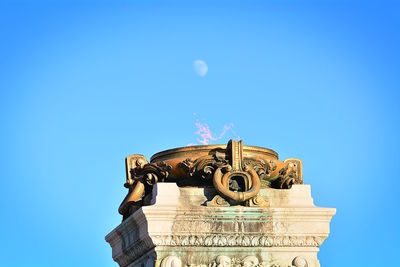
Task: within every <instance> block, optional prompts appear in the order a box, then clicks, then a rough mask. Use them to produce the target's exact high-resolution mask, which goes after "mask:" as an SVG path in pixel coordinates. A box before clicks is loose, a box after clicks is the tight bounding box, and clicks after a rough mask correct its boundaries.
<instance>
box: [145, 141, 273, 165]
mask: <svg viewBox="0 0 400 267" xmlns="http://www.w3.org/2000/svg"><path fill="white" fill-rule="evenodd" d="M227 148H228V145H227V144H215V145H196V146H185V147H176V148H171V149H166V150H163V151H160V152H157V153H155V154H154V155H153V156H151V158H150V162H153V161H156V160H157V161H159V160H164V158H169V156H173V157H175V156H177V155H178V154H185V153H187V152H208V151H213V150H217V149H223V150H226V149H227ZM243 151H244V152H258V153H261V154H265V155H266V156H269V157H273V158H274V159H279V154H278V152H276V151H274V150H273V149H270V148H265V147H260V146H249V145H246V146H243Z"/></svg>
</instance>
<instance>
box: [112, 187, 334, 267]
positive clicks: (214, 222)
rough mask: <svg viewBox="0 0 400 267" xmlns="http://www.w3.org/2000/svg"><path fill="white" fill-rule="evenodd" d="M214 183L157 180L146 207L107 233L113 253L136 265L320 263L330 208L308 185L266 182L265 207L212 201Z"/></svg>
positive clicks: (314, 266) (299, 266)
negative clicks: (186, 184) (217, 204)
mask: <svg viewBox="0 0 400 267" xmlns="http://www.w3.org/2000/svg"><path fill="white" fill-rule="evenodd" d="M215 194H216V191H215V189H214V188H197V187H186V188H185V187H181V188H180V187H178V186H177V185H176V184H174V183H158V184H157V185H156V186H155V187H154V189H153V194H152V196H150V199H149V200H148V201H149V202H151V203H152V205H149V206H143V207H141V208H140V209H138V210H137V211H136V212H135V213H134V214H132V215H131V216H130V217H129V218H127V219H126V220H124V221H123V222H122V223H121V224H120V225H119V226H118V227H117V228H115V229H114V230H113V231H112V232H111V233H109V234H108V235H107V236H106V241H107V242H108V243H110V245H111V247H112V257H113V259H114V260H115V261H116V262H117V263H118V264H119V265H120V266H122V267H133V266H143V267H145V266H146V267H147V266H174V267H179V266H247V267H250V266H265V267H288V266H296V267H305V266H307V267H318V266H320V264H319V261H318V258H317V253H318V251H319V246H320V245H321V244H322V242H323V241H324V240H325V239H326V238H327V237H328V235H329V223H330V220H331V218H332V216H333V215H334V214H335V209H333V208H321V207H316V206H314V204H313V199H312V198H311V191H310V186H309V185H293V187H292V188H291V189H286V190H284V189H281V190H280V189H271V188H266V189H261V191H260V195H261V196H262V197H263V198H264V199H265V200H266V206H265V207H262V208H260V207H245V206H230V207H210V206H207V202H208V201H210V200H211V199H212V198H213V196H215Z"/></svg>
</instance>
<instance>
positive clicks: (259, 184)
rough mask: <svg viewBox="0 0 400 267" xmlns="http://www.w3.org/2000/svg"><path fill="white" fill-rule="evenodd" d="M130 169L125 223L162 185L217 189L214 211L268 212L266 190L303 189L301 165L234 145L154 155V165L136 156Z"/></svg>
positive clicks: (123, 207)
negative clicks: (254, 208)
mask: <svg viewBox="0 0 400 267" xmlns="http://www.w3.org/2000/svg"><path fill="white" fill-rule="evenodd" d="M125 163H126V183H125V187H127V188H128V190H129V192H128V194H127V196H126V197H125V199H124V200H123V202H122V204H121V206H120V208H119V212H120V214H122V215H123V216H124V218H127V217H128V216H129V215H130V214H131V213H132V209H131V208H132V207H133V208H135V207H140V206H142V205H146V203H144V201H143V200H144V199H145V198H146V196H148V195H149V194H151V192H152V188H153V186H154V185H155V184H156V183H158V182H174V183H177V184H178V186H199V187H207V186H213V187H214V188H215V189H216V191H217V192H218V194H216V195H215V196H214V198H213V199H212V200H211V201H210V202H209V203H207V205H209V206H230V205H245V206H265V205H266V203H265V201H264V200H263V198H262V197H260V196H259V195H258V193H259V191H260V188H266V187H270V188H276V189H289V188H291V186H292V185H293V184H302V183H303V175H302V162H301V160H300V159H286V160H285V161H279V159H278V154H277V153H276V152H275V151H273V150H271V149H267V148H262V147H255V146H243V144H242V141H239V142H236V141H234V140H230V141H229V142H228V144H227V145H205V146H190V147H182V148H175V149H170V150H166V151H162V152H159V153H157V154H155V155H153V156H152V157H151V161H150V162H147V160H146V158H145V157H144V156H143V155H138V154H135V155H130V156H128V157H127V158H126V160H125ZM133 210H134V209H133Z"/></svg>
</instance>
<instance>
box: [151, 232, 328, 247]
mask: <svg viewBox="0 0 400 267" xmlns="http://www.w3.org/2000/svg"><path fill="white" fill-rule="evenodd" d="M325 238H326V237H325V236H259V235H220V234H214V235H158V236H153V242H154V244H155V245H157V246H192V247H237V246H238V247H319V246H320V245H321V244H322V242H323V241H324V239H325Z"/></svg>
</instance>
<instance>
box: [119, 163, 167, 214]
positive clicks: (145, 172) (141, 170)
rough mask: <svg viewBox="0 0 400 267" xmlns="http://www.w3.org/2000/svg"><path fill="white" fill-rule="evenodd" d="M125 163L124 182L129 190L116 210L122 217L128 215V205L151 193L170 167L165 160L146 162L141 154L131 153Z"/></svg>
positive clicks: (164, 177)
mask: <svg viewBox="0 0 400 267" xmlns="http://www.w3.org/2000/svg"><path fill="white" fill-rule="evenodd" d="M125 164H126V183H125V185H124V186H125V187H126V188H128V189H129V192H128V194H127V196H126V197H125V199H124V200H123V201H122V203H121V205H120V207H119V209H118V211H119V213H120V214H122V215H123V216H124V219H125V218H127V217H128V216H129V215H130V212H129V210H130V207H131V206H133V205H135V203H137V204H136V205H138V206H141V205H142V203H139V202H140V201H141V200H142V199H143V197H144V196H145V195H148V194H150V193H151V190H152V187H153V185H154V184H156V183H157V182H158V181H159V180H160V181H164V180H165V179H166V178H167V177H168V175H169V172H170V171H171V170H172V167H171V166H170V165H168V164H166V163H165V162H163V161H161V162H157V163H147V160H146V158H145V157H144V156H143V155H131V156H128V157H127V158H126V159H125Z"/></svg>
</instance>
